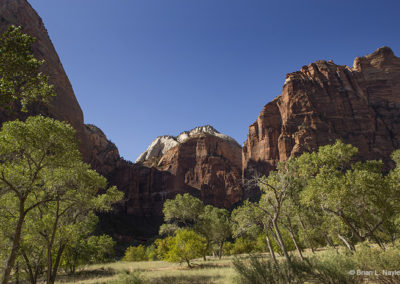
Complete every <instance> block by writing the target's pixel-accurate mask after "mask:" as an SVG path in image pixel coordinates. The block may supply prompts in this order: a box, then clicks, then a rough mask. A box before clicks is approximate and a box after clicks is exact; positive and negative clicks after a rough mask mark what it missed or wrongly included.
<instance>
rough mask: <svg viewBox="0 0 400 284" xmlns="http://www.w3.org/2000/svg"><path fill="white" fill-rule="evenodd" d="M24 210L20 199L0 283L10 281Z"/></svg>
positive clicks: (23, 204)
mask: <svg viewBox="0 0 400 284" xmlns="http://www.w3.org/2000/svg"><path fill="white" fill-rule="evenodd" d="M24 211H25V200H20V204H19V216H18V222H17V227H16V228H15V233H14V238H13V243H12V248H11V253H10V256H9V258H8V260H7V264H6V267H5V269H4V274H3V278H2V280H1V283H2V284H8V282H9V281H10V275H11V271H12V269H13V267H14V264H15V259H16V258H17V252H18V249H19V242H20V240H21V232H22V225H23V224H24V219H25V212H24Z"/></svg>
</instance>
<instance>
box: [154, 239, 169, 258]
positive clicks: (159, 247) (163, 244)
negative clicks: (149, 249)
mask: <svg viewBox="0 0 400 284" xmlns="http://www.w3.org/2000/svg"><path fill="white" fill-rule="evenodd" d="M172 242H173V237H172V236H168V237H166V238H164V239H156V240H155V241H154V245H155V247H156V253H157V258H159V259H166V257H167V254H168V251H169V249H170V247H171V245H172Z"/></svg>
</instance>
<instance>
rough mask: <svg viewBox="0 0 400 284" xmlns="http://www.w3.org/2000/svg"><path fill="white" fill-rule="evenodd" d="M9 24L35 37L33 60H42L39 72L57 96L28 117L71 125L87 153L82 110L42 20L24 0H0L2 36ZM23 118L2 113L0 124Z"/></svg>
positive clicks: (0, 30) (22, 116)
mask: <svg viewBox="0 0 400 284" xmlns="http://www.w3.org/2000/svg"><path fill="white" fill-rule="evenodd" d="M10 25H16V26H22V28H23V31H24V32H25V33H27V34H29V35H31V36H33V37H35V38H36V42H35V44H34V46H33V51H34V53H35V55H36V57H38V58H40V59H44V60H45V62H46V63H45V65H44V66H42V71H43V73H45V74H47V75H49V77H50V83H51V84H53V85H54V90H55V92H56V94H57V96H56V97H54V98H53V101H52V103H51V104H50V105H48V106H45V107H43V106H41V107H35V108H34V109H33V110H31V111H30V114H39V113H40V114H44V115H48V116H51V117H53V118H56V119H59V120H65V121H68V122H69V123H71V125H73V126H74V128H75V129H76V130H77V132H78V137H79V139H80V141H82V143H81V149H82V152H83V153H84V154H87V153H88V152H90V150H89V149H87V148H86V147H87V146H88V143H87V140H86V138H87V134H86V130H85V127H84V124H83V114H82V110H81V108H80V106H79V103H78V101H77V100H76V98H75V95H74V91H73V89H72V86H71V83H70V82H69V80H68V77H67V75H66V74H65V71H64V68H63V66H62V64H61V62H60V59H59V57H58V55H57V52H56V50H55V49H54V46H53V44H52V42H51V40H50V38H49V36H48V33H47V30H46V28H45V27H44V25H43V22H42V20H41V18H40V17H39V15H38V14H37V13H36V11H35V10H34V9H33V8H32V7H31V5H30V4H29V3H28V2H27V1H26V0H1V1H0V33H3V32H4V31H5V30H6V29H7V28H8V27H9V26H10ZM25 116H26V114H18V115H17V116H16V115H8V114H6V113H4V112H2V113H1V114H0V122H2V121H6V120H10V119H15V118H16V117H19V118H24V117H25Z"/></svg>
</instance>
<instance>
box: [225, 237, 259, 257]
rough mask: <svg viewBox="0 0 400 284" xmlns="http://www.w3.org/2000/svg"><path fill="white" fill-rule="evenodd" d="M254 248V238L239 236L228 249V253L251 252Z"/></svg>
mask: <svg viewBox="0 0 400 284" xmlns="http://www.w3.org/2000/svg"><path fill="white" fill-rule="evenodd" d="M254 250H255V242H254V240H252V239H250V238H247V237H240V238H237V239H236V240H235V242H234V243H233V246H232V248H231V251H230V255H234V254H242V253H251V252H254Z"/></svg>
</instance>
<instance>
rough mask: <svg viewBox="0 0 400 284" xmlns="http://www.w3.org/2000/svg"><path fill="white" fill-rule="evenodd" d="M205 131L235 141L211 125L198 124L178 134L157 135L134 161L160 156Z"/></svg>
mask: <svg viewBox="0 0 400 284" xmlns="http://www.w3.org/2000/svg"><path fill="white" fill-rule="evenodd" d="M200 133H207V134H211V135H215V136H217V137H219V138H221V139H225V140H228V141H231V142H234V143H237V142H236V140H235V139H233V138H232V137H230V136H228V135H225V134H221V133H219V132H218V131H217V130H216V129H215V128H214V127H212V126H211V125H205V126H199V127H196V128H193V129H192V130H190V131H183V132H182V133H181V134H179V135H178V136H176V137H174V136H169V135H166V136H159V137H157V138H156V139H155V140H154V141H153V142H152V143H151V144H150V146H149V147H148V148H147V150H146V151H144V152H143V153H142V154H141V155H140V156H139V157H138V158H137V159H136V161H135V163H138V162H143V161H146V160H148V159H150V158H152V157H160V156H162V155H164V154H165V153H166V152H167V151H168V150H170V149H172V148H173V147H176V146H178V145H179V144H180V143H183V142H185V141H186V140H188V139H190V138H191V137H193V136H195V135H196V134H200Z"/></svg>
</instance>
